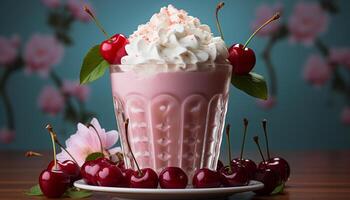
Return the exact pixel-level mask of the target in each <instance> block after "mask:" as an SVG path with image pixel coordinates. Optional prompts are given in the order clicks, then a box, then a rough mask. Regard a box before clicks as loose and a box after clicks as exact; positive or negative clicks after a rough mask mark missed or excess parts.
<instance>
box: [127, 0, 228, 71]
mask: <svg viewBox="0 0 350 200" xmlns="http://www.w3.org/2000/svg"><path fill="white" fill-rule="evenodd" d="M129 42H130V43H129V44H128V45H126V47H125V49H126V52H127V54H128V55H126V56H124V57H123V58H122V60H121V63H122V64H123V65H121V66H120V68H121V70H122V71H130V70H133V71H136V72H142V73H153V72H169V71H197V70H201V68H203V67H204V66H210V67H215V64H217V63H219V64H223V63H227V57H228V51H227V48H226V45H225V42H224V41H223V40H222V39H221V38H220V37H213V34H212V33H211V30H210V28H209V26H208V25H205V24H201V23H200V21H199V19H198V18H195V17H192V16H189V15H188V14H187V12H185V11H184V10H178V9H176V8H174V7H173V6H172V5H169V6H168V7H163V8H161V9H160V12H159V13H157V14H154V15H153V16H152V18H151V19H150V21H149V22H148V23H146V24H143V25H140V26H139V27H138V29H137V31H135V32H134V33H133V34H132V35H131V36H130V37H129ZM137 64H145V65H137ZM146 64H147V65H146ZM148 64H159V65H148ZM201 64H202V65H201ZM203 64H211V65H203Z"/></svg>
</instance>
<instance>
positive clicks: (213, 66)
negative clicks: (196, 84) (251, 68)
mask: <svg viewBox="0 0 350 200" xmlns="http://www.w3.org/2000/svg"><path fill="white" fill-rule="evenodd" d="M120 66H139V67H142V66H144V67H147V66H170V67H172V66H173V67H175V66H180V68H179V69H181V66H187V67H188V66H203V68H202V67H201V69H197V70H186V69H185V68H184V70H179V71H164V72H158V73H172V72H204V71H214V70H218V69H227V68H229V69H232V65H231V64H230V63H197V64H186V63H181V64H172V63H163V64H158V63H140V64H113V65H110V67H109V68H110V72H111V73H123V72H127V71H123V70H121V68H120Z"/></svg>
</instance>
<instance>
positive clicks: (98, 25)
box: [84, 5, 110, 39]
mask: <svg viewBox="0 0 350 200" xmlns="http://www.w3.org/2000/svg"><path fill="white" fill-rule="evenodd" d="M84 11H85V12H86V13H87V14H88V15H90V17H91V18H92V19H93V20H94V22H95V24H96V26H97V27H98V28H99V29H100V30H101V31H102V33H103V34H104V35H105V36H106V37H107V38H108V39H109V38H110V37H109V35H108V34H107V32H106V31H105V29H104V28H103V27H102V25H101V23H100V22H99V21H98V19H97V18H96V17H95V15H94V14H93V13H92V12H91V10H90V9H89V8H88V6H86V5H84Z"/></svg>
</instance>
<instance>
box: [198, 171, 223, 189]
mask: <svg viewBox="0 0 350 200" xmlns="http://www.w3.org/2000/svg"><path fill="white" fill-rule="evenodd" d="M192 185H193V187H194V188H215V187H219V186H220V185H221V182H220V176H219V173H218V172H216V171H212V170H210V169H208V168H202V169H199V170H197V171H196V173H195V174H194V175H193V179H192Z"/></svg>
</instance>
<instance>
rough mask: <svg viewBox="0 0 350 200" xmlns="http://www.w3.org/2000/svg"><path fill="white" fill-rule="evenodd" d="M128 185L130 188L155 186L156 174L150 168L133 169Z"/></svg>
mask: <svg viewBox="0 0 350 200" xmlns="http://www.w3.org/2000/svg"><path fill="white" fill-rule="evenodd" d="M130 187H131V188H157V187H158V175H157V173H156V172H155V171H154V170H153V169H151V168H144V169H141V174H140V173H139V171H134V172H133V173H132V175H131V176H130Z"/></svg>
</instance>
